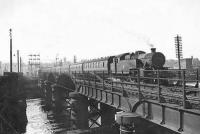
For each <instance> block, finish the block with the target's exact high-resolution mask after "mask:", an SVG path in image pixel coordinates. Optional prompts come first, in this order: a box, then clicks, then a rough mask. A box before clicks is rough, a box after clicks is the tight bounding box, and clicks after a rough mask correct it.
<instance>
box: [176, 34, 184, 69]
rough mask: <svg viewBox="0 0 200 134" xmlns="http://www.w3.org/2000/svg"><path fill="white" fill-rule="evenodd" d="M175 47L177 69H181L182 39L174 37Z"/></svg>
mask: <svg viewBox="0 0 200 134" xmlns="http://www.w3.org/2000/svg"><path fill="white" fill-rule="evenodd" d="M175 47H176V58H178V68H179V70H180V69H181V61H180V60H181V58H183V54H182V38H181V36H179V35H177V36H176V37H175Z"/></svg>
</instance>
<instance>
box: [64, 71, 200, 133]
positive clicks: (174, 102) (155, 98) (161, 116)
mask: <svg viewBox="0 0 200 134" xmlns="http://www.w3.org/2000/svg"><path fill="white" fill-rule="evenodd" d="M184 73H185V72H184V71H183V72H182V74H181V75H182V76H184V75H185V74H184ZM70 75H71V79H72V80H73V83H74V84H75V90H76V92H79V93H80V94H82V95H84V96H87V97H88V98H91V99H94V100H96V101H98V102H102V103H105V104H107V105H110V106H112V107H115V108H117V109H120V110H122V111H126V112H133V113H137V114H138V115H140V117H141V118H142V119H144V120H147V121H150V122H152V123H155V124H157V125H159V126H161V127H164V128H167V129H170V130H173V131H174V132H177V133H185V134H186V133H191V134H198V133H199V131H200V128H199V127H198V126H199V125H200V110H199V108H200V99H199V97H198V96H196V95H193V94H191V93H190V92H195V94H196V93H197V94H198V93H199V88H198V87H190V86H188V85H186V83H187V81H186V78H185V77H181V79H177V81H178V82H179V85H176V86H170V87H169V86H165V85H162V82H163V80H165V78H160V77H159V71H157V74H156V75H157V76H156V77H152V78H146V79H151V81H154V84H150V83H144V78H142V77H140V75H139V72H138V75H137V76H131V75H127V74H123V72H122V73H121V75H117V74H106V73H104V72H102V73H99V72H98V73H96V72H92V73H91V72H71V74H70ZM60 84H61V83H60ZM61 86H62V85H61ZM66 89H67V88H66Z"/></svg>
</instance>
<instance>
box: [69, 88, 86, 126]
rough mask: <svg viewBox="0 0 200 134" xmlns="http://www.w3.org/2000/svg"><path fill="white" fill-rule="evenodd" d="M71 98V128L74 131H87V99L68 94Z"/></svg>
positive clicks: (73, 93) (74, 93)
mask: <svg viewBox="0 0 200 134" xmlns="http://www.w3.org/2000/svg"><path fill="white" fill-rule="evenodd" d="M69 97H70V98H71V100H70V103H71V120H72V128H74V129H88V128H89V124H88V98H87V97H85V96H83V95H81V94H79V93H76V92H71V93H69Z"/></svg>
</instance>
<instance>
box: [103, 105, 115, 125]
mask: <svg viewBox="0 0 200 134" xmlns="http://www.w3.org/2000/svg"><path fill="white" fill-rule="evenodd" d="M100 109H101V111H102V114H101V126H111V125H112V124H113V123H114V122H115V113H116V109H115V108H114V107H111V106H109V105H107V104H104V103H100Z"/></svg>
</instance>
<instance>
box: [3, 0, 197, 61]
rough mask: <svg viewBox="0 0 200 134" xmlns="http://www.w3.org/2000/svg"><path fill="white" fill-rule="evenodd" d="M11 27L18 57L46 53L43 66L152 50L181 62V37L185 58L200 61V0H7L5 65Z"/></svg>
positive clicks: (4, 34)
mask: <svg viewBox="0 0 200 134" xmlns="http://www.w3.org/2000/svg"><path fill="white" fill-rule="evenodd" d="M10 28H12V30H13V54H15V55H16V51H17V49H19V50H20V53H21V56H22V58H23V61H24V62H27V61H28V55H29V54H40V55H41V61H42V62H53V61H55V59H56V57H59V58H60V59H63V58H64V57H66V58H67V60H70V61H72V60H73V56H74V55H76V56H77V59H78V61H80V60H81V59H92V58H98V57H103V56H109V55H117V54H120V53H124V52H134V51H137V50H143V51H146V52H150V48H151V47H152V46H153V47H155V48H156V49H157V51H160V52H162V53H164V54H165V55H166V58H167V59H176V56H175V45H174V44H175V42H174V37H175V36H176V35H177V34H179V35H180V36H182V40H183V58H190V57H191V56H193V57H194V58H200V40H199V36H200V1H199V0H165V1H163V0H1V1H0V46H1V48H0V61H3V62H9V29H10ZM13 61H14V62H16V61H17V60H16V56H14V57H13Z"/></svg>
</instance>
